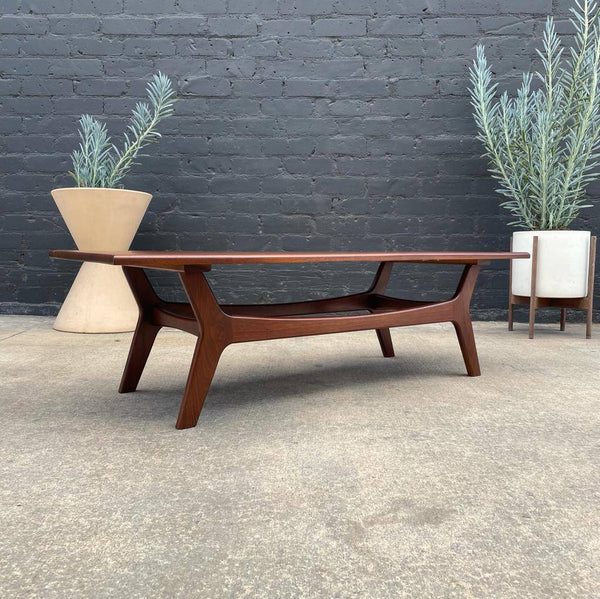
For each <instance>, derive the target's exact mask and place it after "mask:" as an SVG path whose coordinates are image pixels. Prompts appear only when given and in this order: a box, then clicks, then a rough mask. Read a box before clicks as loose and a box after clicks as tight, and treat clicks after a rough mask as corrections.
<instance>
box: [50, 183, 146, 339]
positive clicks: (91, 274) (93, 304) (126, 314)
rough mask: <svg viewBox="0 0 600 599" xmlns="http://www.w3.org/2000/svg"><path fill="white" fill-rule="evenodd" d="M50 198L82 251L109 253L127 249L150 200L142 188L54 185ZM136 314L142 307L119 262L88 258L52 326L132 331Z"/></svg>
mask: <svg viewBox="0 0 600 599" xmlns="http://www.w3.org/2000/svg"><path fill="white" fill-rule="evenodd" d="M52 197H53V198H54V201H55V202H56V205H57V206H58V209H59V211H60V214H61V216H62V217H63V219H64V221H65V223H66V225H67V227H68V229H69V232H70V233H71V235H72V236H73V239H74V241H75V243H76V244H77V248H78V249H79V250H82V251H109V252H118V251H124V250H128V249H129V246H130V245H131V242H132V241H133V237H134V236H135V233H136V231H137V229H138V227H139V225H140V222H141V220H142V218H143V217H144V214H145V212H146V210H147V208H148V204H149V203H150V200H151V199H152V196H151V195H150V194H149V193H144V192H142V191H130V190H127V189H106V188H89V187H69V188H63V189H54V190H53V191H52ZM137 318H138V306H137V304H136V303H135V300H134V298H133V295H132V294H131V290H130V289H129V285H128V283H127V280H126V279H125V275H124V274H123V270H122V269H121V267H120V266H110V265H107V264H96V263H93V262H85V263H84V264H83V265H82V267H81V269H80V270H79V273H78V274H77V277H76V278H75V281H74V283H73V286H72V287H71V290H70V291H69V294H68V295H67V298H66V299H65V301H64V303H63V305H62V307H61V309H60V312H59V313H58V316H57V317H56V320H55V322H54V328H55V329H56V330H58V331H67V332H71V333H122V332H127V331H133V330H134V329H135V325H136V322H137Z"/></svg>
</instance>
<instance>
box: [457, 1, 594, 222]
mask: <svg viewBox="0 0 600 599" xmlns="http://www.w3.org/2000/svg"><path fill="white" fill-rule="evenodd" d="M571 12H572V15H573V16H572V18H571V19H570V20H571V23H572V24H573V26H574V27H575V43H574V45H573V46H572V47H570V48H569V52H568V55H566V56H563V52H564V48H563V47H562V45H561V41H560V39H559V37H558V35H557V33H556V29H555V27H554V21H553V19H552V18H551V17H548V19H547V21H546V28H545V31H544V35H543V44H542V50H538V54H539V56H540V58H541V61H542V66H543V73H536V74H535V79H536V80H538V81H539V82H540V85H539V87H537V89H533V87H534V86H533V83H534V76H533V75H531V74H530V73H525V74H523V80H522V83H521V86H520V89H519V90H518V92H517V95H516V97H513V98H510V97H509V96H508V93H507V92H504V93H502V94H501V95H500V97H499V98H498V97H497V95H496V92H497V88H498V84H497V83H493V81H492V71H491V69H490V67H489V65H488V63H487V60H486V57H485V49H484V47H483V46H481V45H479V46H477V51H476V52H477V54H476V58H475V60H474V62H473V67H472V68H471V70H470V75H471V88H470V90H469V91H470V93H471V100H472V105H473V108H474V117H475V122H476V124H477V129H478V135H477V137H478V139H479V140H480V141H481V142H482V143H483V145H484V147H485V154H484V156H485V157H486V158H487V159H488V160H489V163H490V172H491V174H492V176H493V177H494V178H495V179H497V180H498V181H499V183H500V188H499V189H498V190H497V191H498V192H499V193H500V194H502V195H503V196H504V197H505V198H507V199H506V201H504V202H502V204H501V205H502V206H503V207H504V208H507V209H508V210H509V211H510V212H511V213H512V215H513V216H515V217H516V220H515V221H513V222H511V223H510V224H511V225H516V226H517V227H520V228H525V229H531V230H543V229H564V228H566V227H568V226H569V224H570V223H571V222H572V221H573V220H574V219H575V218H576V217H577V215H578V214H579V211H580V209H581V208H587V207H589V206H590V205H589V204H585V203H584V202H585V201H586V187H587V184H588V183H590V182H591V181H593V180H595V179H597V178H598V174H599V166H600V163H599V158H600V154H599V148H600V87H599V81H598V77H599V67H600V10H599V7H598V3H597V2H594V1H589V0H581V1H579V0H576V2H575V7H574V8H571Z"/></svg>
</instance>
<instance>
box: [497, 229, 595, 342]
mask: <svg viewBox="0 0 600 599" xmlns="http://www.w3.org/2000/svg"><path fill="white" fill-rule="evenodd" d="M538 241H539V238H538V237H537V235H536V236H535V237H534V238H533V250H532V253H531V293H530V295H529V296H527V295H514V294H513V292H512V261H511V263H510V271H509V273H510V274H509V279H508V330H509V331H512V330H513V311H514V306H515V305H528V306H529V338H530V339H533V333H534V327H535V311H536V310H537V308H560V330H561V331H564V330H565V326H566V324H567V308H572V309H575V310H586V326H585V337H586V339H591V338H592V317H593V308H594V272H595V263H596V237H592V238H591V239H590V256H589V269H588V286H587V288H588V292H587V295H586V296H585V297H561V298H552V297H538V296H536V294H535V286H536V279H537V263H538ZM510 249H511V251H512V239H511V241H510Z"/></svg>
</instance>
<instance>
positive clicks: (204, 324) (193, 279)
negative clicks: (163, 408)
mask: <svg viewBox="0 0 600 599" xmlns="http://www.w3.org/2000/svg"><path fill="white" fill-rule="evenodd" d="M179 276H180V278H181V282H182V284H183V287H184V289H185V292H186V294H187V296H188V299H189V300H190V305H191V306H192V310H193V311H194V315H195V317H196V319H197V321H198V323H199V325H200V336H199V338H198V341H197V342H196V348H195V350H194V357H193V358H192V364H191V366H190V372H189V375H188V380H187V383H186V386H185V392H184V394H183V400H182V401H181V406H180V408H179V416H178V417H177V423H176V425H175V427H176V428H178V429H183V428H190V427H193V426H196V423H197V422H198V418H199V416H200V412H201V411H202V407H203V405H204V400H205V399H206V395H207V394H208V390H209V388H210V384H211V382H212V379H213V376H214V374H215V370H216V369H217V364H218V363H219V358H220V357H221V354H222V353H223V350H224V349H225V348H226V347H227V345H229V343H230V342H231V334H230V325H229V318H228V316H227V315H226V314H225V313H224V312H223V311H222V310H221V308H220V307H219V305H218V303H217V300H216V299H215V297H214V295H213V293H212V291H211V289H210V286H209V285H208V282H207V281H206V278H205V277H204V273H203V272H202V271H201V270H198V269H194V268H187V269H186V270H185V272H183V273H180V275H179Z"/></svg>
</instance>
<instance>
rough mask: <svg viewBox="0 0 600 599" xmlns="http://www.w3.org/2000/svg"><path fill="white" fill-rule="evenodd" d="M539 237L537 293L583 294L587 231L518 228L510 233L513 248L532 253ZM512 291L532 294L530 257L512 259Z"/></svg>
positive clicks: (573, 295) (547, 295) (552, 296)
mask: <svg viewBox="0 0 600 599" xmlns="http://www.w3.org/2000/svg"><path fill="white" fill-rule="evenodd" d="M535 236H537V237H538V261H537V277H536V292H535V295H536V296H537V297H550V298H568V297H585V296H586V295H587V292H588V269H589V254H590V232H589V231H518V232H516V233H513V245H512V247H513V250H514V251H515V252H529V253H530V254H531V253H532V248H533V238H534V237H535ZM512 292H513V294H514V295H523V296H529V295H530V294H531V259H529V260H514V261H513V264H512Z"/></svg>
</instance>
